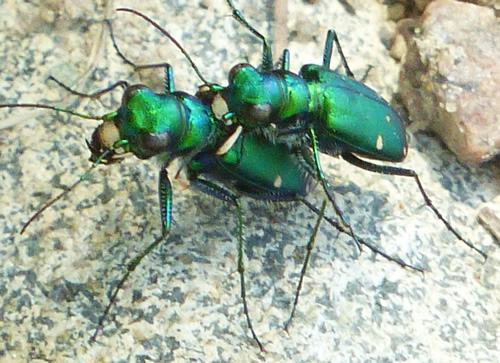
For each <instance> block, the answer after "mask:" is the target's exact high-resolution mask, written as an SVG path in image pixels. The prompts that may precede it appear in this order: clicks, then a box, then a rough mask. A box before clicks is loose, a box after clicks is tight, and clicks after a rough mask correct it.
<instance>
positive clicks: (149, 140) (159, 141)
mask: <svg viewBox="0 0 500 363" xmlns="http://www.w3.org/2000/svg"><path fill="white" fill-rule="evenodd" d="M171 139H172V137H171V134H170V132H168V131H167V132H163V133H160V134H152V133H151V134H140V135H139V136H138V141H139V145H140V147H141V149H143V150H149V151H150V152H151V153H153V154H156V153H159V152H162V151H166V150H167V149H168V148H169V147H170V146H171V145H170V144H171Z"/></svg>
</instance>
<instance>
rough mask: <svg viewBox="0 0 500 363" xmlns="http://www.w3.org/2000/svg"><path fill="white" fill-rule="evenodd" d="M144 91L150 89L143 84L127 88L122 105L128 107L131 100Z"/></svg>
mask: <svg viewBox="0 0 500 363" xmlns="http://www.w3.org/2000/svg"><path fill="white" fill-rule="evenodd" d="M143 89H149V88H148V87H146V86H144V85H142V84H136V85H134V86H130V87H129V88H127V89H126V90H125V92H124V93H123V97H122V104H123V105H126V104H127V103H128V102H129V101H130V99H131V98H133V97H134V96H135V95H136V94H138V93H139V92H141V91H142V90H143Z"/></svg>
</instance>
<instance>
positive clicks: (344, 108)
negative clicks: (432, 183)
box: [196, 0, 487, 259]
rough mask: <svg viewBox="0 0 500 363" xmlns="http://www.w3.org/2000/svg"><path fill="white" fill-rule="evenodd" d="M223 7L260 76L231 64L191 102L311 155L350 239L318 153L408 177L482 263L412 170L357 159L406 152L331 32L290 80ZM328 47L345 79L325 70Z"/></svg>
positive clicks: (400, 129)
mask: <svg viewBox="0 0 500 363" xmlns="http://www.w3.org/2000/svg"><path fill="white" fill-rule="evenodd" d="M226 1H227V3H228V4H229V6H230V7H231V9H232V11H233V17H234V18H235V19H236V20H238V21H239V22H240V23H241V24H243V25H244V26H245V27H246V28H247V29H248V30H249V31H250V32H252V34H254V35H255V36H256V37H258V38H259V39H260V40H261V41H262V44H263V52H262V64H261V66H260V70H258V69H256V68H255V67H253V66H252V65H250V64H245V63H243V64H238V65H236V66H234V67H233V68H232V69H231V71H230V72H229V78H228V82H229V84H228V86H227V87H221V86H218V85H210V84H205V85H203V86H201V87H200V90H199V92H198V93H197V94H196V96H197V97H198V98H200V99H202V100H204V102H205V103H207V104H209V105H219V104H220V103H221V99H222V103H223V104H224V105H225V106H226V108H225V109H223V110H224V111H220V110H219V109H217V110H215V113H216V115H217V117H219V118H221V119H223V120H224V121H226V123H228V124H236V125H238V128H237V130H238V133H237V135H238V136H239V135H240V134H241V133H245V132H246V133H252V132H253V133H258V134H262V135H264V136H265V137H266V138H268V139H269V140H270V141H271V142H274V143H285V144H291V145H297V144H298V145H307V146H309V147H310V148H311V149H312V150H313V156H314V164H315V165H314V169H315V170H316V171H317V174H318V175H317V178H318V180H319V181H320V182H321V184H322V186H323V189H324V191H325V193H326V195H327V196H328V199H329V200H330V201H331V203H332V205H333V206H334V208H335V211H336V213H337V214H338V215H339V217H340V219H341V220H342V222H343V223H344V224H345V225H346V226H348V228H349V229H350V231H351V232H352V234H353V235H354V232H353V231H352V228H351V226H350V225H349V223H348V222H347V221H346V220H345V219H344V218H343V214H342V212H341V211H340V209H339V208H338V206H337V205H336V203H335V200H334V198H333V195H331V193H330V191H329V190H330V186H329V183H328V181H327V180H326V178H325V176H324V174H323V172H322V169H321V165H320V162H319V153H320V152H321V153H325V154H328V155H331V156H335V157H341V158H342V159H344V160H345V161H347V162H348V163H350V164H352V165H354V166H356V167H359V168H361V169H364V170H367V171H370V172H375V173H379V174H386V175H397V176H405V177H410V178H413V179H414V180H415V182H416V184H417V186H418V188H419V190H420V193H421V194H422V196H423V198H424V201H425V204H426V205H427V206H428V207H429V208H431V210H432V211H433V213H434V214H435V215H436V217H437V218H438V219H439V220H440V221H441V222H442V223H443V224H444V225H445V226H446V228H447V229H448V230H449V231H450V232H451V233H452V234H453V235H455V237H456V238H457V239H459V240H460V241H462V242H463V243H465V244H466V245H467V246H469V247H470V248H472V249H473V250H475V251H476V252H478V253H479V254H480V255H481V256H483V258H484V259H486V258H487V255H486V254H485V253H484V252H483V251H481V250H480V249H478V248H477V247H475V246H474V245H473V244H472V243H470V242H469V241H467V240H465V239H464V238H463V237H462V236H461V234H460V233H459V232H458V231H457V230H456V229H455V228H454V227H453V226H452V225H451V224H450V223H449V222H448V221H447V220H446V219H445V218H444V217H443V216H442V214H441V213H440V212H439V210H438V209H437V208H436V207H435V206H434V204H433V203H432V201H431V199H430V198H429V196H428V195H427V193H426V191H425V189H424V187H423V185H422V183H421V181H420V178H419V176H418V174H417V173H416V172H415V171H414V170H411V169H405V168H401V167H394V166H386V165H378V164H374V163H372V162H368V161H366V160H363V159H360V158H359V157H358V155H359V156H362V157H365V158H368V159H374V160H380V161H388V162H401V161H403V160H404V159H405V157H406V154H407V151H408V145H407V141H406V130H405V127H404V125H403V121H402V119H401V118H400V117H399V116H398V114H397V113H396V112H395V111H394V110H393V109H392V107H391V106H390V105H389V104H388V102H387V101H385V100H384V99H383V98H382V97H380V96H379V95H378V94H377V93H376V92H375V91H374V90H372V89H371V88H369V87H367V86H365V85H364V84H362V83H360V82H358V81H356V80H355V79H354V75H353V73H352V72H351V70H350V69H349V66H348V64H347V61H346V58H345V56H344V54H343V51H342V48H341V46H340V42H339V40H338V37H337V35H336V33H335V31H334V30H330V31H329V32H328V34H327V38H326V44H325V48H324V53H323V64H322V65H315V64H307V65H304V66H302V67H301V69H300V72H299V73H298V74H295V73H292V72H290V70H289V68H290V60H289V51H288V49H285V50H284V52H283V57H282V61H281V68H279V69H275V68H274V66H273V59H272V58H273V57H272V51H271V47H270V46H269V42H268V40H267V39H266V37H264V36H263V35H262V34H261V33H260V32H259V31H257V30H256V29H255V28H254V27H253V26H252V25H251V24H250V23H249V22H248V21H247V20H246V19H245V17H244V16H243V15H242V13H241V12H240V11H239V10H238V9H237V8H236V7H235V6H234V4H233V2H232V0H226ZM334 44H335V46H336V48H337V52H338V54H339V56H340V59H341V62H342V65H343V67H344V69H345V72H346V74H347V76H344V75H342V74H339V73H338V72H336V71H334V70H332V69H330V62H331V57H332V50H333V45H334ZM241 137H242V136H241ZM234 139H235V138H233V139H231V140H230V141H232V140H234Z"/></svg>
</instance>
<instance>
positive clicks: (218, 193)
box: [191, 178, 265, 352]
mask: <svg viewBox="0 0 500 363" xmlns="http://www.w3.org/2000/svg"><path fill="white" fill-rule="evenodd" d="M191 184H192V185H193V186H194V187H196V188H198V189H199V190H200V191H202V192H204V193H206V194H208V195H211V196H212V197H215V198H217V199H220V200H222V201H225V202H229V203H231V204H233V205H234V206H235V207H236V212H237V220H238V225H237V229H238V273H239V274H240V287H241V292H240V294H241V300H242V301H243V311H244V313H245V317H246V319H247V324H248V328H249V329H250V332H251V333H252V337H253V338H254V340H255V341H256V342H257V345H258V346H259V349H260V350H261V352H265V349H264V345H262V343H261V342H260V340H259V338H258V337H257V333H255V330H254V328H253V324H252V320H251V319H250V313H249V312H248V304H247V298H246V289H245V264H244V261H243V256H244V253H245V250H244V240H243V212H242V209H241V203H240V200H239V198H238V197H237V196H236V195H235V194H234V193H232V192H231V191H229V190H228V189H225V188H222V187H221V186H219V185H217V184H215V183H212V182H211V181H208V180H205V179H200V178H197V179H193V180H191Z"/></svg>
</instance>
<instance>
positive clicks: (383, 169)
mask: <svg viewBox="0 0 500 363" xmlns="http://www.w3.org/2000/svg"><path fill="white" fill-rule="evenodd" d="M341 156H342V158H343V159H344V160H345V161H347V162H349V163H351V164H353V165H355V166H357V167H359V168H361V169H364V170H367V171H371V172H374V173H379V174H386V175H398V176H406V177H410V178H413V179H414V180H415V182H416V183H417V186H418V189H419V190H420V194H422V197H423V198H424V201H425V204H426V205H427V206H428V207H429V208H431V209H432V211H433V212H434V214H435V215H436V217H437V218H438V219H439V220H440V221H441V222H443V224H444V225H445V226H446V228H447V229H448V230H449V231H450V232H451V233H452V234H453V235H455V237H456V238H458V239H459V240H460V241H462V242H463V243H465V244H466V245H467V246H469V247H470V248H472V249H473V250H474V251H476V252H477V253H479V254H480V255H481V256H482V257H483V258H484V260H485V261H486V259H487V258H488V255H487V254H486V253H485V252H483V251H481V250H480V249H479V248H477V247H476V246H474V245H473V244H472V243H471V242H469V241H467V240H465V239H464V238H463V237H462V235H461V234H460V233H458V232H457V231H456V230H455V228H453V226H452V225H451V224H450V222H448V221H447V220H446V219H445V218H444V217H443V216H442V214H441V213H440V212H439V211H438V209H437V208H436V207H435V206H434V204H433V203H432V201H431V199H430V198H429V196H428V195H427V193H426V192H425V190H424V187H423V185H422V183H421V182H420V178H419V177H418V174H417V173H416V172H415V171H414V170H411V169H404V168H398V167H394V166H386V165H377V164H372V163H370V162H367V161H365V160H362V159H359V158H358V157H356V156H354V155H353V154H351V153H342V154H341Z"/></svg>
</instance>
